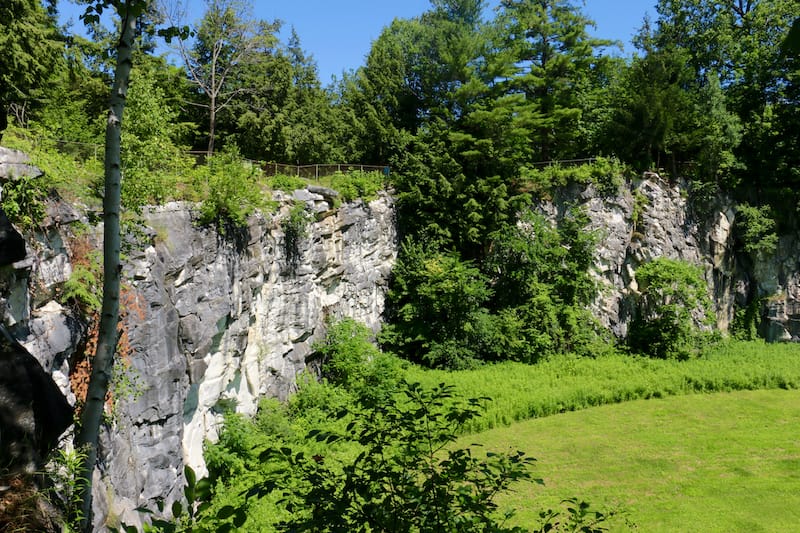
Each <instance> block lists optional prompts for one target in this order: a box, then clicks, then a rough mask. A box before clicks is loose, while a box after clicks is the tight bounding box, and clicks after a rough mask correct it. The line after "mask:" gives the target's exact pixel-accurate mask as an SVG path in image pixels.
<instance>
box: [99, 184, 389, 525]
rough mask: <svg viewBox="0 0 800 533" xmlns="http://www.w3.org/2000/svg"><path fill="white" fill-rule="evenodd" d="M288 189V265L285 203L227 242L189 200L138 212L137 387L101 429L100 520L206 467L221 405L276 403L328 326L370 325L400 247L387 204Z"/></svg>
mask: <svg viewBox="0 0 800 533" xmlns="http://www.w3.org/2000/svg"><path fill="white" fill-rule="evenodd" d="M293 196H294V198H293V201H295V202H298V201H301V202H305V204H306V208H307V212H308V213H309V216H310V219H309V222H308V227H307V229H306V232H305V235H306V236H305V237H303V238H300V239H299V241H297V242H296V245H297V249H296V250H294V251H293V252H292V253H293V254H296V255H297V257H298V258H299V260H298V262H297V267H296V268H293V267H292V265H291V264H289V263H290V262H289V261H288V259H287V257H288V256H290V255H292V254H290V253H287V250H286V246H287V242H286V239H285V229H284V228H285V226H284V224H283V221H285V220H286V218H287V217H288V214H289V210H290V208H291V205H292V203H291V202H289V201H286V200H288V198H283V200H284V201H283V202H282V207H281V208H280V210H279V212H278V213H276V214H274V215H265V216H262V215H258V216H254V217H252V218H251V219H250V221H249V225H248V227H247V230H246V232H244V234H242V235H236V236H231V237H230V238H229V239H226V238H225V237H224V236H222V237H221V236H220V235H219V234H218V233H217V232H216V230H214V229H213V228H205V229H203V228H198V227H197V226H196V224H195V222H194V220H193V215H192V209H191V206H189V205H185V204H177V203H176V204H169V205H166V206H164V207H159V208H152V209H150V210H148V211H147V212H146V213H145V219H146V221H147V224H148V226H150V227H151V228H152V229H153V232H154V240H155V242H156V244H154V245H151V246H147V247H146V248H144V249H140V250H133V251H132V252H131V255H130V261H129V269H130V271H129V272H128V278H129V279H132V281H131V283H130V288H129V289H128V291H127V294H126V295H124V296H123V301H124V302H125V305H126V309H127V321H128V324H129V326H128V337H129V342H130V352H131V355H130V357H129V361H130V366H129V368H128V370H126V371H125V372H127V373H128V374H129V379H130V381H131V382H132V383H133V384H134V389H135V392H134V395H133V397H132V398H130V399H128V400H126V401H124V402H122V406H121V407H122V409H121V410H120V413H119V416H118V419H117V420H118V421H117V429H116V430H115V431H113V432H110V433H109V434H108V436H107V441H106V443H105V450H106V461H105V467H106V471H105V474H106V475H105V477H104V479H103V480H102V481H101V483H102V484H105V485H106V487H105V488H102V487H101V488H100V490H99V491H98V493H97V494H98V495H99V496H100V498H101V500H102V499H105V500H106V501H105V507H106V508H107V509H109V510H110V512H111V514H115V513H119V512H121V511H122V510H123V509H132V508H134V507H136V506H138V505H140V504H141V503H143V502H145V501H149V500H152V499H154V498H156V497H159V496H165V497H166V499H167V501H168V502H169V500H171V499H173V498H177V497H180V495H181V494H182V484H183V480H182V478H181V472H182V470H183V465H184V464H189V465H190V466H192V467H193V468H194V469H195V470H196V471H197V472H198V475H202V474H204V473H205V464H204V462H203V455H202V447H203V442H204V440H205V439H215V438H216V435H217V430H218V428H219V424H220V422H221V421H222V415H223V413H224V412H226V411H230V410H233V411H236V412H240V413H246V414H254V413H255V411H256V407H257V403H258V400H259V398H261V397H263V396H265V395H267V396H275V397H279V398H285V397H286V396H287V395H288V394H289V393H290V392H291V391H292V389H293V387H294V384H295V377H296V375H297V374H298V373H299V372H301V371H302V370H304V369H305V368H306V358H307V357H308V355H309V354H310V353H311V351H312V349H311V346H312V344H313V343H314V342H315V341H316V340H318V339H321V338H322V337H323V336H324V331H325V324H326V321H328V320H333V319H336V318H342V317H351V318H354V319H356V320H358V321H361V322H363V323H365V324H367V325H368V326H369V327H371V328H373V329H376V330H377V328H378V327H379V324H380V316H381V313H382V312H383V300H384V294H385V292H386V290H387V284H388V279H389V274H390V271H391V268H392V265H393V263H394V259H395V255H396V248H397V246H396V234H395V226H394V220H393V207H392V200H391V198H390V197H389V196H387V195H382V196H381V197H380V198H378V199H377V200H374V201H372V202H369V203H364V202H356V203H352V204H347V205H344V206H342V207H341V208H339V209H336V210H332V209H331V206H329V205H327V203H326V200H325V199H324V198H323V196H322V195H318V194H315V193H309V191H305V190H304V191H297V192H296V193H295V194H294V195H293ZM323 204H324V205H323ZM314 212H316V213H318V214H317V216H316V218H314V217H313V216H311V215H310V214H311V213H314ZM165 488H167V490H166V492H167V494H165ZM109 495H113V498H114V499H113V501H112V500H111V499H110V498H108V496H109ZM128 522H129V523H130V520H128Z"/></svg>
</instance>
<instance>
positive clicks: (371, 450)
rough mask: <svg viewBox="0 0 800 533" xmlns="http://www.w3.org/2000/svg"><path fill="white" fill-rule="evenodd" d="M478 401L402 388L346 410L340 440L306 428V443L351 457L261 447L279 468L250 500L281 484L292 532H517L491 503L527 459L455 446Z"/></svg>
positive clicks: (526, 470)
mask: <svg viewBox="0 0 800 533" xmlns="http://www.w3.org/2000/svg"><path fill="white" fill-rule="evenodd" d="M484 403H485V399H470V400H467V401H464V402H457V401H453V392H452V387H449V386H446V385H440V386H437V387H433V388H432V389H425V388H423V387H421V386H420V385H419V384H406V385H405V386H404V387H403V388H402V389H401V391H400V394H399V395H398V396H395V397H392V398H389V399H388V401H387V402H385V403H383V404H380V405H373V406H370V408H368V409H366V410H357V411H356V412H354V413H352V417H351V420H352V421H351V422H350V424H349V425H348V427H347V429H346V431H345V432H343V433H334V432H325V431H318V430H314V431H311V432H309V434H308V437H307V438H309V439H314V440H317V441H320V442H336V441H347V442H352V443H353V444H357V445H358V446H359V448H360V449H361V453H359V454H358V455H357V456H355V457H354V458H350V459H346V458H344V459H335V458H333V457H325V456H320V455H316V456H313V457H308V456H307V455H306V454H304V453H302V452H299V453H298V452H296V451H295V450H292V449H291V448H288V447H287V448H283V449H268V450H266V451H265V452H264V453H263V454H262V458H263V459H264V460H270V461H274V462H277V463H282V464H285V465H286V467H285V468H283V469H280V470H276V471H275V472H276V474H275V475H273V476H272V477H271V478H270V479H266V480H265V481H263V482H260V483H257V484H256V485H254V486H253V487H252V488H251V489H250V491H249V492H248V494H250V495H253V496H259V497H263V496H265V495H267V494H270V493H272V492H273V490H275V489H276V488H279V487H286V486H294V487H295V488H294V490H292V491H284V495H285V499H286V500H287V502H288V503H289V505H290V506H291V507H292V508H294V509H296V510H297V511H298V512H297V514H296V515H295V517H294V518H292V519H291V520H289V521H288V522H287V523H285V524H283V525H282V527H283V528H285V529H288V530H291V531H329V532H333V531H341V532H346V531H398V532H400V531H452V532H458V531H463V532H473V531H495V532H501V531H515V530H514V529H509V528H505V527H503V525H502V523H503V522H504V520H505V518H506V517H507V516H508V513H506V514H504V513H500V512H499V510H498V508H497V504H496V503H495V501H494V500H495V497H496V496H497V495H498V494H500V493H502V492H504V491H506V490H508V488H509V486H510V485H511V484H512V483H513V482H516V481H523V480H528V479H530V478H531V474H530V467H531V465H532V462H533V459H530V458H527V457H525V456H524V454H523V453H522V452H519V451H517V452H507V453H501V454H494V453H487V454H486V456H485V457H478V456H477V454H475V453H474V450H473V449H471V448H464V449H458V448H453V447H452V446H451V444H452V443H453V442H454V441H455V439H456V436H457V435H458V433H459V432H460V430H461V428H462V427H463V425H464V424H465V423H467V422H468V421H470V420H472V419H473V418H475V417H477V416H479V414H480V412H481V409H482V405H483V404H484Z"/></svg>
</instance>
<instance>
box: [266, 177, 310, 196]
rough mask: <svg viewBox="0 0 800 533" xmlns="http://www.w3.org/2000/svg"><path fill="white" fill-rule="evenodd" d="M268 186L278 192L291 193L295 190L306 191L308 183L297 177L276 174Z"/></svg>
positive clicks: (268, 181)
mask: <svg viewBox="0 0 800 533" xmlns="http://www.w3.org/2000/svg"><path fill="white" fill-rule="evenodd" d="M267 185H268V186H269V188H270V189H272V190H273V191H276V190H277V191H284V192H288V193H291V192H292V191H294V190H295V189H305V188H306V186H307V185H308V183H307V182H306V180H304V179H303V178H300V177H297V176H287V175H286V174H276V175H274V176H272V177H271V178H269V179H268V180H267Z"/></svg>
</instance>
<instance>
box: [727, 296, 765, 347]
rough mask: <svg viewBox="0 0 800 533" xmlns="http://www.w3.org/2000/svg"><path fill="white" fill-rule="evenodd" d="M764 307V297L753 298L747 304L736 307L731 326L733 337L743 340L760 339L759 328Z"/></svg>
mask: <svg viewBox="0 0 800 533" xmlns="http://www.w3.org/2000/svg"><path fill="white" fill-rule="evenodd" d="M763 308H764V300H763V299H762V298H753V300H752V301H751V302H750V303H749V304H747V305H746V306H744V307H737V308H735V311H734V315H733V321H732V322H731V327H730V332H731V335H733V338H735V339H738V340H742V341H755V340H758V338H759V337H758V330H759V327H760V325H761V321H762V318H763V317H762V316H761V313H762V309H763Z"/></svg>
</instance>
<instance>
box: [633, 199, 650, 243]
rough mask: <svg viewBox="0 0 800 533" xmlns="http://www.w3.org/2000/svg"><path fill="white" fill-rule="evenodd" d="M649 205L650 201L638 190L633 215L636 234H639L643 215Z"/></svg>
mask: <svg viewBox="0 0 800 533" xmlns="http://www.w3.org/2000/svg"><path fill="white" fill-rule="evenodd" d="M649 205H650V199H649V198H648V197H647V196H646V195H645V194H644V193H643V192H642V191H641V190H640V189H636V191H634V193H633V212H632V213H631V222H633V231H634V232H638V231H639V229H640V228H641V224H642V215H643V214H644V211H645V209H647V207H648V206H649Z"/></svg>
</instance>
